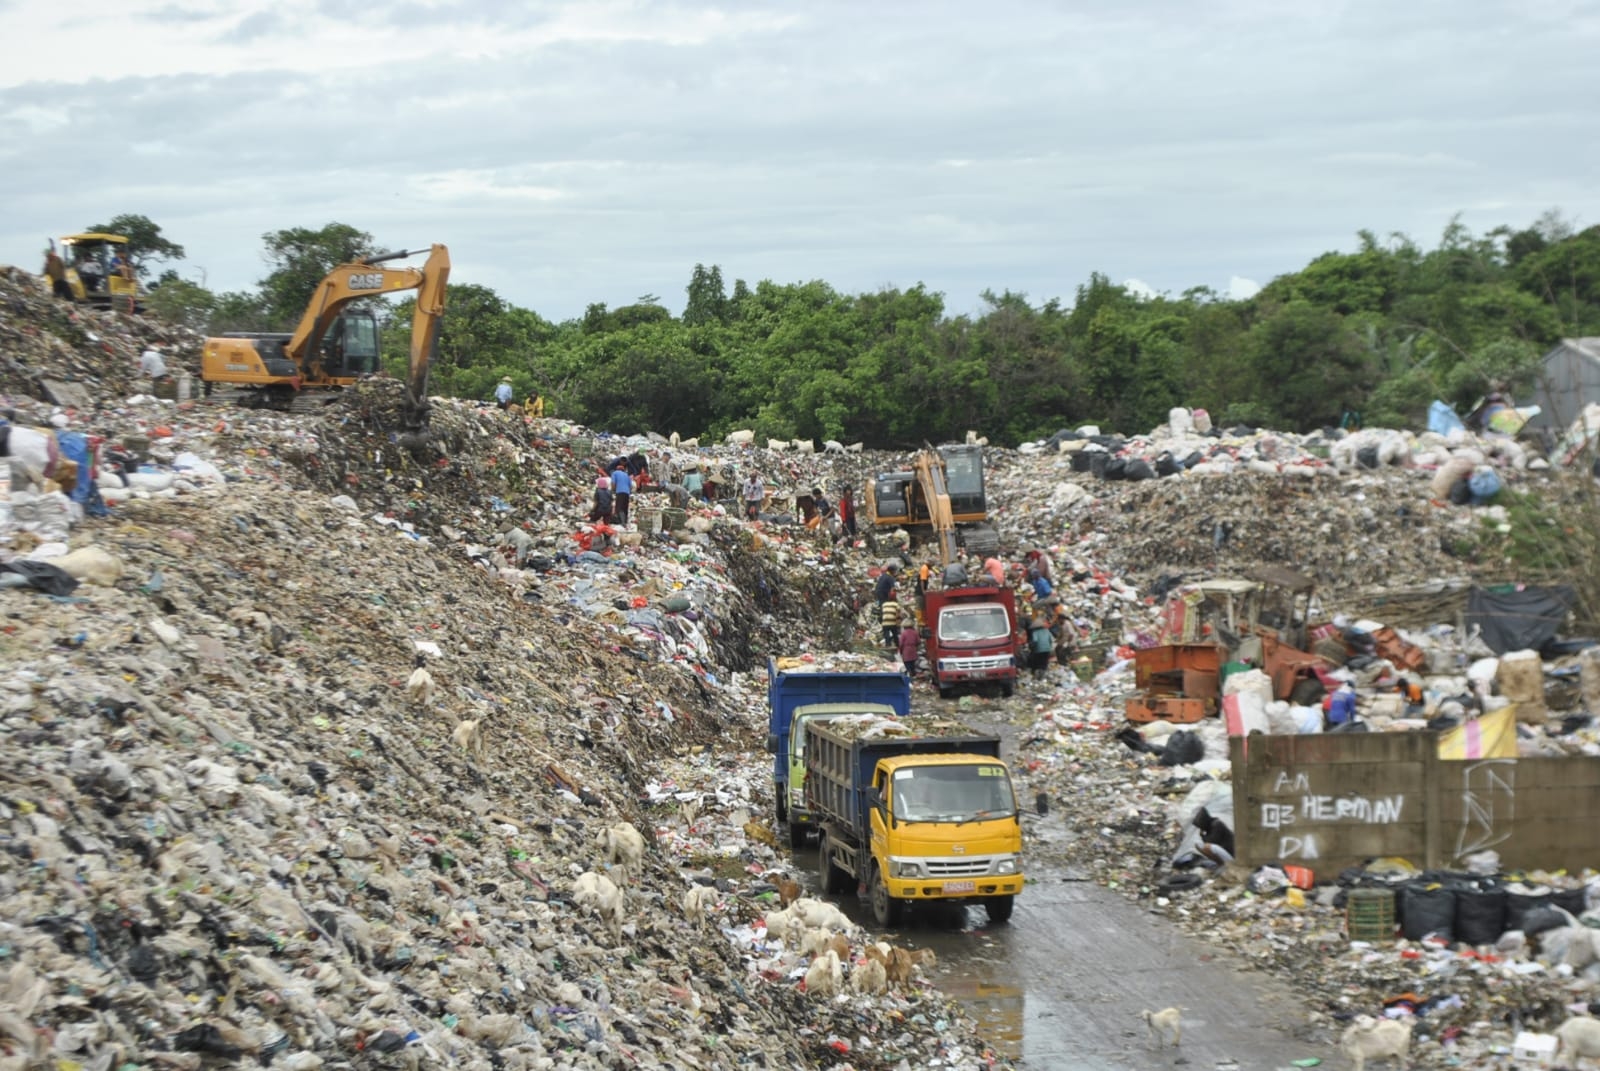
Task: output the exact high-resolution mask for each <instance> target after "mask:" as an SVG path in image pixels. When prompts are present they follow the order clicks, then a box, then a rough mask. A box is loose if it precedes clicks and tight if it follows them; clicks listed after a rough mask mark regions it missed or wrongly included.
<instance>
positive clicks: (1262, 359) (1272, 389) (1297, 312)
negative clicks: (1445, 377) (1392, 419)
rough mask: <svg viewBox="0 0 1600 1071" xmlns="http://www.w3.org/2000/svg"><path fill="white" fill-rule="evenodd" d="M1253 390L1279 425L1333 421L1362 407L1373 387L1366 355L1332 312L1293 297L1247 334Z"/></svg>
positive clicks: (1306, 425)
mask: <svg viewBox="0 0 1600 1071" xmlns="http://www.w3.org/2000/svg"><path fill="white" fill-rule="evenodd" d="M1245 350H1246V354H1247V358H1248V361H1249V367H1250V369H1251V371H1252V372H1253V373H1254V377H1253V378H1254V382H1253V383H1252V384H1250V385H1249V386H1250V387H1251V388H1253V389H1247V390H1245V391H1241V392H1240V393H1241V394H1244V395H1245V396H1246V397H1244V398H1239V399H1237V400H1239V401H1244V400H1252V401H1257V402H1259V403H1261V404H1262V405H1263V406H1264V407H1265V409H1266V412H1268V413H1269V414H1271V415H1272V417H1273V418H1274V422H1275V423H1276V424H1277V425H1278V426H1280V427H1286V428H1293V429H1300V428H1310V427H1316V426H1318V425H1322V424H1336V423H1338V421H1339V417H1340V415H1341V413H1342V411H1343V410H1344V409H1346V408H1350V409H1360V407H1361V405H1362V403H1363V401H1364V400H1365V397H1366V394H1367V392H1368V390H1369V389H1370V387H1371V384H1370V383H1369V382H1368V378H1369V370H1370V365H1371V361H1370V357H1369V355H1368V353H1367V350H1366V347H1365V346H1363V345H1362V342H1361V339H1360V338H1359V337H1358V336H1357V335H1356V333H1355V332H1354V331H1353V330H1351V328H1350V327H1349V326H1348V325H1347V324H1346V323H1345V321H1344V319H1343V318H1342V317H1341V316H1340V315H1339V314H1338V313H1337V312H1335V311H1333V310H1332V309H1329V308H1325V307H1323V306H1319V305H1314V304H1312V303H1311V302H1309V301H1305V300H1300V299H1296V300H1293V301H1289V302H1285V303H1284V304H1282V305H1279V306H1277V307H1275V308H1273V309H1271V310H1270V311H1269V312H1268V313H1267V315H1266V316H1265V317H1264V318H1263V319H1261V320H1260V321H1259V322H1258V323H1256V324H1255V325H1254V326H1253V327H1251V329H1250V331H1249V333H1248V334H1247V335H1246V336H1245Z"/></svg>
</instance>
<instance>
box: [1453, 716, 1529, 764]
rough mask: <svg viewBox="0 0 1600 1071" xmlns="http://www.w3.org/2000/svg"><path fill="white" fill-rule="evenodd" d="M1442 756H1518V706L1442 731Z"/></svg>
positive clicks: (1479, 757) (1464, 757)
mask: <svg viewBox="0 0 1600 1071" xmlns="http://www.w3.org/2000/svg"><path fill="white" fill-rule="evenodd" d="M1439 757H1440V758H1441V759H1514V758H1516V757H1517V708H1516V706H1515V705H1512V706H1508V707H1504V708H1502V709H1500V710H1497V711H1495V712H1494V713H1493V714H1485V715H1483V716H1482V717H1481V718H1476V719H1474V720H1472V721H1469V722H1467V723H1466V724H1465V725H1458V726H1456V727H1455V728H1454V729H1447V730H1445V731H1444V732H1442V733H1440V734H1439Z"/></svg>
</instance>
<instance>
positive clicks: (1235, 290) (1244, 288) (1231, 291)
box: [1225, 275, 1261, 301]
mask: <svg viewBox="0 0 1600 1071" xmlns="http://www.w3.org/2000/svg"><path fill="white" fill-rule="evenodd" d="M1225 293H1227V295H1228V296H1229V297H1230V298H1232V299H1233V300H1235V301H1244V300H1246V299H1247V298H1253V297H1255V296H1256V295H1257V294H1259V293H1261V284H1260V283H1258V282H1256V281H1255V280H1254V279H1246V278H1245V277H1244V276H1242V275H1234V276H1231V277H1230V278H1229V279H1228V289H1227V290H1226V291H1225Z"/></svg>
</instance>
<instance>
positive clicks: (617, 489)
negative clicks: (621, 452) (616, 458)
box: [611, 464, 633, 528]
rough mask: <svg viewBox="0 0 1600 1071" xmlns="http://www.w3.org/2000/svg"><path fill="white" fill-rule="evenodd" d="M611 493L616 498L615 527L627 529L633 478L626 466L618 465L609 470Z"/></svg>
mask: <svg viewBox="0 0 1600 1071" xmlns="http://www.w3.org/2000/svg"><path fill="white" fill-rule="evenodd" d="M611 493H612V494H614V495H616V496H617V527H618V528H626V527H628V503H629V501H630V500H631V499H632V498H633V477H632V476H630V475H628V466H627V465H625V464H619V465H618V466H617V467H616V468H614V469H612V470H611Z"/></svg>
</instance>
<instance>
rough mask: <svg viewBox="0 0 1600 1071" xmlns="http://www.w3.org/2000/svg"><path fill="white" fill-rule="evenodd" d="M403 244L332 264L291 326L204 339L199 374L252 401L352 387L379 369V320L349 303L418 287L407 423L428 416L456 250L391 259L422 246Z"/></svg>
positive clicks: (437, 248)
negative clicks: (408, 261) (410, 260)
mask: <svg viewBox="0 0 1600 1071" xmlns="http://www.w3.org/2000/svg"><path fill="white" fill-rule="evenodd" d="M421 252H422V250H420V249H413V250H401V251H399V252H395V253H384V254H382V255H379V256H371V257H367V258H365V259H362V260H358V261H354V262H352V263H349V264H341V265H339V266H338V267H337V268H334V269H333V270H332V271H330V272H329V273H328V274H327V276H326V277H324V278H323V280H322V282H320V283H318V284H317V289H316V292H315V293H314V294H312V296H311V301H310V302H309V303H308V304H307V305H306V311H305V313H304V314H303V315H302V316H301V317H300V323H299V324H298V325H297V326H296V327H295V329H294V331H293V333H290V334H282V333H270V332H244V331H240V332H229V333H227V334H224V335H222V336H221V337H219V338H208V339H206V344H205V349H204V350H203V351H202V354H201V360H200V378H201V380H202V381H203V382H204V384H205V386H204V391H205V393H206V395H207V396H210V395H211V394H212V392H213V390H214V389H215V388H216V387H217V386H218V385H219V384H228V385H231V386H233V387H236V388H241V389H242V390H243V392H244V393H243V395H242V396H241V399H240V400H241V401H242V402H243V403H244V404H247V405H253V406H264V407H270V408H289V407H291V406H292V404H293V402H294V400H295V399H296V398H297V397H299V396H300V393H301V392H302V391H306V390H323V389H329V388H338V387H348V386H349V385H350V384H352V383H354V382H355V381H356V380H357V379H360V378H361V377H362V376H368V375H371V374H373V373H374V372H376V371H378V361H379V350H378V320H377V317H376V316H374V315H373V314H372V313H371V311H369V310H366V309H351V308H347V306H348V305H349V304H350V303H351V302H353V301H356V300H357V299H359V298H366V297H376V296H377V295H379V294H393V293H397V292H399V291H402V290H415V291H417V308H416V313H415V314H414V316H413V317H412V323H411V360H410V362H409V366H408V370H407V374H406V416H405V423H406V430H408V431H415V430H418V429H420V428H421V427H423V426H424V425H425V424H426V423H427V416H428V369H429V367H430V366H431V365H432V363H433V358H434V355H435V353H436V352H437V351H438V348H439V329H440V327H441V325H442V323H443V318H444V303H445V286H446V283H448V282H449V279H450V251H449V250H448V249H446V248H445V247H444V246H442V245H434V246H433V247H432V249H431V250H430V251H429V253H428V259H427V260H426V261H424V262H423V265H422V267H420V268H408V267H389V266H387V265H388V264H389V263H390V262H391V261H396V260H404V259H405V258H407V257H413V256H416V255H417V254H419V253H421Z"/></svg>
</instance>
